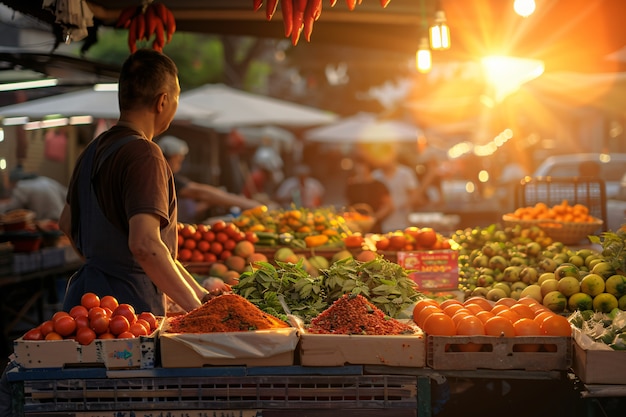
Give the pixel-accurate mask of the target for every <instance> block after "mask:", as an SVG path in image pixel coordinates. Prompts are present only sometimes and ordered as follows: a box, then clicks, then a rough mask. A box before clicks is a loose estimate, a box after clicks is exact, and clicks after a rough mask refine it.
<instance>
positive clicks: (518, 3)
mask: <svg viewBox="0 0 626 417" xmlns="http://www.w3.org/2000/svg"><path fill="white" fill-rule="evenodd" d="M513 10H515V13H517V14H518V15H520V16H522V17H528V16H530V15H531V14H533V13H534V12H535V0H515V3H513Z"/></svg>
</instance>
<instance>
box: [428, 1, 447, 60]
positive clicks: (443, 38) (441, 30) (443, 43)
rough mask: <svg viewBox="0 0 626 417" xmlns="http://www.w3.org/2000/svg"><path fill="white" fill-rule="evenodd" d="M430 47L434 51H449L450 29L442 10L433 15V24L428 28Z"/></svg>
mask: <svg viewBox="0 0 626 417" xmlns="http://www.w3.org/2000/svg"><path fill="white" fill-rule="evenodd" d="M429 32H430V47H431V48H432V49H434V50H442V49H450V28H449V27H448V25H447V24H446V15H445V13H444V12H443V11H442V10H439V11H438V12H437V13H435V23H434V24H433V25H432V26H431V27H430V30H429Z"/></svg>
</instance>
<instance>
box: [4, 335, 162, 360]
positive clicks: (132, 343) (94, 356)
mask: <svg viewBox="0 0 626 417" xmlns="http://www.w3.org/2000/svg"><path fill="white" fill-rule="evenodd" d="M157 334H158V330H157V331H155V332H154V333H152V334H151V335H149V336H141V337H137V338H133V339H105V340H99V339H96V340H94V341H93V343H90V344H89V345H85V346H83V345H81V344H79V343H78V342H76V341H74V340H72V339H65V340H23V339H22V338H19V339H17V340H15V341H14V342H13V351H14V353H15V361H16V362H17V363H18V364H19V365H20V366H21V367H23V368H28V369H31V368H65V367H76V366H83V367H84V366H87V365H95V366H104V367H105V368H107V369H151V368H154V367H155V362H156V347H157Z"/></svg>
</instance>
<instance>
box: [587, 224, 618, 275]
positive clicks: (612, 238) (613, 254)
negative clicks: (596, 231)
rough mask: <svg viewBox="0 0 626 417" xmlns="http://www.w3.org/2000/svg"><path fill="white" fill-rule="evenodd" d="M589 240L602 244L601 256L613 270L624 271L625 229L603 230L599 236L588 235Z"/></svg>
mask: <svg viewBox="0 0 626 417" xmlns="http://www.w3.org/2000/svg"><path fill="white" fill-rule="evenodd" d="M589 240H590V241H591V242H592V243H595V244H598V245H602V256H603V257H604V259H605V260H607V261H608V262H609V263H610V264H611V266H612V267H613V269H614V270H615V271H618V272H619V273H624V272H626V231H624V230H618V231H617V232H604V233H602V235H601V236H589Z"/></svg>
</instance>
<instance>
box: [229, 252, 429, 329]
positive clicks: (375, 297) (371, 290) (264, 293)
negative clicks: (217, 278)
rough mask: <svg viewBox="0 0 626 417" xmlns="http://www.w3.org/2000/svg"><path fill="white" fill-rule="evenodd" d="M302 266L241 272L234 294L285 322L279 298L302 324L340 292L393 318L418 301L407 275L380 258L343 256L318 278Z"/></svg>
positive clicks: (279, 264) (262, 267)
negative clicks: (361, 259)
mask: <svg viewBox="0 0 626 417" xmlns="http://www.w3.org/2000/svg"><path fill="white" fill-rule="evenodd" d="M302 263H303V261H302V260H300V262H298V263H297V264H292V263H285V262H277V263H276V264H277V265H276V266H273V265H272V264H270V263H267V262H264V263H261V264H260V266H259V268H258V269H256V270H254V271H251V272H246V273H244V274H242V275H241V277H240V278H239V284H237V285H236V286H235V287H233V291H234V292H235V293H237V294H239V295H241V296H242V297H244V298H246V299H248V300H249V301H250V302H252V303H253V304H255V305H256V306H258V307H259V308H260V309H261V310H263V311H265V312H268V313H270V312H271V314H274V315H277V316H278V317H280V318H281V319H283V320H286V315H285V314H284V313H280V314H277V313H275V312H276V311H281V310H282V307H281V306H280V302H279V301H278V295H279V294H282V295H283V296H284V299H285V303H286V304H287V306H288V307H289V309H290V310H291V312H292V313H293V314H294V315H296V316H297V317H300V318H301V319H302V320H303V321H304V323H310V322H311V320H312V319H313V318H315V317H316V316H318V315H319V314H320V313H322V312H323V311H324V310H326V309H327V308H328V307H329V306H330V305H331V304H332V303H333V302H335V301H336V300H338V299H339V298H341V297H342V296H343V295H344V294H352V295H357V294H360V295H362V296H363V297H365V298H366V299H368V300H369V301H370V302H371V303H372V304H374V305H375V306H376V307H378V308H380V309H381V310H382V311H383V312H384V313H385V314H386V315H388V316H390V317H394V318H398V317H399V316H400V314H401V312H402V311H403V310H405V309H406V308H407V307H408V306H411V305H413V304H414V303H415V301H417V300H418V299H419V298H421V297H422V294H421V293H420V292H418V291H417V289H416V286H415V283H414V282H413V280H411V278H410V277H409V276H408V275H407V273H406V271H405V270H404V269H403V268H402V267H401V266H400V265H398V264H396V263H394V262H390V261H387V260H385V259H383V258H382V257H378V258H376V259H373V260H371V261H368V262H360V261H357V260H355V259H352V258H346V259H343V260H341V261H338V262H335V263H334V264H332V265H331V266H330V268H329V269H327V270H323V271H322V274H321V275H320V276H317V277H312V276H310V275H309V274H308V273H307V272H306V271H305V270H304V267H303V265H302Z"/></svg>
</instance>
